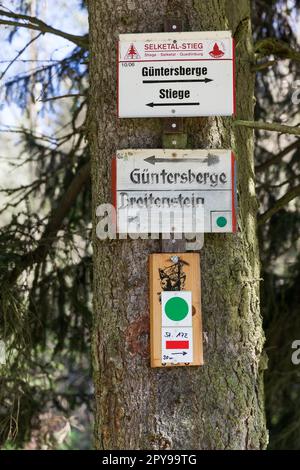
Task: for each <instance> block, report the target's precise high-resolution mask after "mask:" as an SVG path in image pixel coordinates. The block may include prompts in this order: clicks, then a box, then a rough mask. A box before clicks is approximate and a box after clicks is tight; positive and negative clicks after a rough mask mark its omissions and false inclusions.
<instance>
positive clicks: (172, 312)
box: [165, 297, 189, 321]
mask: <svg viewBox="0 0 300 470" xmlns="http://www.w3.org/2000/svg"><path fill="white" fill-rule="evenodd" d="M165 313H166V315H167V317H168V318H169V319H170V320H173V321H181V320H183V319H184V318H185V317H186V316H187V314H188V313H189V306H188V303H187V302H186V300H184V299H182V298H181V297H171V299H169V300H168V301H167V302H166V303H165Z"/></svg>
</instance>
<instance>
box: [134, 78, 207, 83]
mask: <svg viewBox="0 0 300 470" xmlns="http://www.w3.org/2000/svg"><path fill="white" fill-rule="evenodd" d="M191 82H203V83H209V82H213V79H212V78H199V79H198V78H197V79H196V78H195V79H194V78H191V79H186V80H143V83H191Z"/></svg>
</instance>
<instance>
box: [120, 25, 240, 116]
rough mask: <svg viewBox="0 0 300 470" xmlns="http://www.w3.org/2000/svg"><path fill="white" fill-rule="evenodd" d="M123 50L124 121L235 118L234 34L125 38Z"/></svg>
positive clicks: (189, 34)
mask: <svg viewBox="0 0 300 470" xmlns="http://www.w3.org/2000/svg"><path fill="white" fill-rule="evenodd" d="M118 51H119V52H118V115H119V117H121V118H126V117H170V116H173V117H174V116H211V115H214V116H217V115H222V116H230V115H232V114H234V112H235V89H234V88H235V85H234V43H233V39H232V36H231V32H230V31H211V32H183V33H156V34H153V33H152V34H121V35H120V37H119V48H118Z"/></svg>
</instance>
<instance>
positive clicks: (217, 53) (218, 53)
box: [209, 42, 224, 59]
mask: <svg viewBox="0 0 300 470" xmlns="http://www.w3.org/2000/svg"><path fill="white" fill-rule="evenodd" d="M209 55H210V56H211V57H214V58H215V59H218V58H220V57H222V56H223V55H224V52H223V51H222V50H221V49H220V48H219V46H218V44H217V43H216V42H215V44H214V47H213V50H212V51H210V53H209Z"/></svg>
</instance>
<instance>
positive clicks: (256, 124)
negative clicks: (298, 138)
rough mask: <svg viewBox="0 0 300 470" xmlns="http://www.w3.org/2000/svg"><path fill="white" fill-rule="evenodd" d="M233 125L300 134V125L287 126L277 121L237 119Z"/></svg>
mask: <svg viewBox="0 0 300 470" xmlns="http://www.w3.org/2000/svg"><path fill="white" fill-rule="evenodd" d="M233 125H234V126H244V127H250V128H251V129H260V130H264V131H271V132H280V133H281V134H292V135H300V127H298V126H286V125H284V124H279V123H277V122H263V121H243V120H240V119H237V120H236V121H233Z"/></svg>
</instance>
